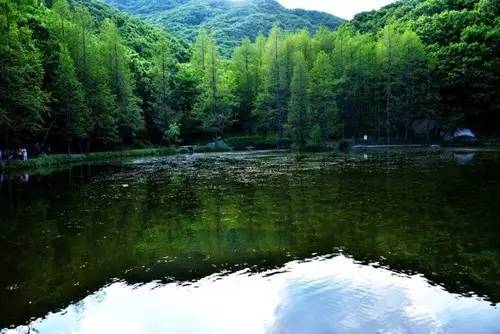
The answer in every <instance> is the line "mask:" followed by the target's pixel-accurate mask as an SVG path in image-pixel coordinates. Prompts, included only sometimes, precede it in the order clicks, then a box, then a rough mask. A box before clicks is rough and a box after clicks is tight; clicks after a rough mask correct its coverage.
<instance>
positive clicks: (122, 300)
mask: <svg viewBox="0 0 500 334" xmlns="http://www.w3.org/2000/svg"><path fill="white" fill-rule="evenodd" d="M30 330H31V331H34V330H36V332H37V333H41V334H43V333H67V332H68V333H69V332H71V333H201V332H203V333H218V334H219V333H252V334H254V333H498V331H499V330H500V310H499V309H498V308H497V307H494V306H492V305H491V304H490V303H488V302H487V301H485V300H483V299H481V298H477V297H475V298H472V297H465V296H459V295H454V294H450V293H449V292H447V291H446V290H445V289H443V288H442V287H440V286H436V285H431V284H429V282H428V281H427V280H426V279H425V278H424V277H423V276H421V275H403V274H395V273H394V272H391V271H390V270H388V269H385V268H376V267H373V266H370V265H363V264H360V263H357V262H356V261H354V260H353V259H351V258H348V257H345V256H343V255H339V256H336V257H331V258H320V257H317V258H314V259H311V260H309V261H294V262H290V263H288V264H287V265H285V266H284V267H283V268H281V269H278V270H274V271H268V272H264V273H258V274H252V273H251V272H250V271H248V270H242V271H240V272H236V273H229V272H221V273H219V274H215V275H212V276H210V277H206V278H203V279H201V280H198V281H196V282H194V283H191V284H181V283H169V284H160V283H158V282H151V283H148V284H142V285H127V284H126V283H124V282H116V283H113V284H111V285H109V286H107V287H105V288H103V289H101V290H99V291H98V292H96V293H94V294H92V295H90V296H88V297H86V298H84V299H83V300H81V301H79V302H77V303H75V304H73V305H71V306H69V307H67V308H66V309H64V310H62V311H60V312H57V313H51V314H49V315H48V316H46V317H45V318H43V319H38V320H35V321H33V322H32V323H31V324H30V325H29V326H23V327H18V328H16V329H12V330H6V331H4V332H3V333H5V334H7V333H9V334H10V333H28V332H29V331H30Z"/></svg>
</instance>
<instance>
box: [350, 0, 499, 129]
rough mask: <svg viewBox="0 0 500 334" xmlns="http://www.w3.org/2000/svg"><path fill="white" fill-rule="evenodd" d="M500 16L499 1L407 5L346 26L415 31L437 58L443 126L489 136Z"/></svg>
mask: <svg viewBox="0 0 500 334" xmlns="http://www.w3.org/2000/svg"><path fill="white" fill-rule="evenodd" d="M499 15H500V5H499V2H498V1H497V0H466V1H465V0H464V1H451V0H450V1H437V0H411V1H399V2H396V3H394V4H391V5H389V6H386V7H384V8H382V9H380V10H378V11H372V12H369V13H362V14H358V15H356V17H355V18H354V20H352V21H351V22H350V23H349V24H350V25H351V26H352V27H354V28H355V29H356V30H357V31H361V32H367V33H372V34H376V33H377V32H378V31H380V30H381V29H382V28H383V27H384V26H385V25H387V24H388V23H390V22H394V23H395V24H396V25H397V26H398V27H401V29H406V28H410V29H411V30H412V31H414V32H415V33H416V34H417V35H418V36H419V37H420V38H421V40H422V41H423V42H424V43H425V45H427V46H428V50H430V52H431V56H432V57H433V58H434V59H435V63H436V64H435V70H434V71H435V78H438V79H439V81H440V86H441V87H440V96H439V97H440V102H441V108H440V109H441V110H442V113H441V115H440V116H441V118H442V119H443V121H444V125H445V126H448V127H449V128H451V129H452V128H455V127H457V126H468V127H471V128H473V129H475V130H479V131H482V132H484V133H488V132H496V131H498V129H499V124H500V117H499V116H498V108H499V106H500V98H499V96H500V94H499V93H498V92H499V91H498V87H500V66H499V61H500V60H499V57H498V55H499V54H500V49H499V45H500V35H499V33H498V32H499V27H500V21H499V20H498V17H499ZM435 78H434V79H435Z"/></svg>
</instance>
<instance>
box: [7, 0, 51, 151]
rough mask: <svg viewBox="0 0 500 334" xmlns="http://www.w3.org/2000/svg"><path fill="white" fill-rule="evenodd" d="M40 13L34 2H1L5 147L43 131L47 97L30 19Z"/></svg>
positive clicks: (24, 0)
mask: <svg viewBox="0 0 500 334" xmlns="http://www.w3.org/2000/svg"><path fill="white" fill-rule="evenodd" d="M39 10H40V9H39V8H38V7H37V4H34V3H33V2H32V1H28V0H20V1H1V2H0V129H1V130H0V131H1V132H2V134H3V139H4V142H5V145H10V144H11V143H10V140H11V137H12V136H14V137H15V138H17V139H19V140H21V139H22V138H23V139H26V138H27V137H28V136H29V135H30V134H33V133H36V132H37V131H39V130H40V128H41V125H42V117H43V114H44V113H45V111H46V109H45V103H46V101H47V94H46V93H45V92H44V91H43V90H42V79H43V75H44V70H43V67H42V59H41V56H42V55H41V53H40V50H39V49H38V48H37V46H36V43H35V41H34V40H33V38H32V31H31V29H30V27H29V22H28V21H29V20H28V19H29V16H30V15H33V16H35V14H36V13H37V11H39Z"/></svg>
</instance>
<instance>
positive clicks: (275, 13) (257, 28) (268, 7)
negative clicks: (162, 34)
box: [107, 0, 343, 56]
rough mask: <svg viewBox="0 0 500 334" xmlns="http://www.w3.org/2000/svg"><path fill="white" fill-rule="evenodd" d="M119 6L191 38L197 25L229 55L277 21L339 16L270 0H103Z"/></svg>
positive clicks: (332, 21) (295, 25)
mask: <svg viewBox="0 0 500 334" xmlns="http://www.w3.org/2000/svg"><path fill="white" fill-rule="evenodd" d="M107 2H108V3H109V4H112V5H114V6H116V7H118V8H120V9H122V10H125V11H127V12H129V13H131V14H134V15H137V16H139V17H141V18H143V19H146V20H147V21H149V22H152V23H155V24H160V25H162V26H163V27H164V28H165V30H167V31H169V32H172V33H174V34H176V35H177V36H180V37H183V38H186V39H188V40H194V39H195V37H196V35H197V33H198V32H199V31H200V29H202V28H204V29H209V30H210V31H212V32H213V35H214V37H215V40H216V41H217V44H218V45H219V46H220V49H221V52H222V54H223V55H225V56H229V55H230V54H231V53H232V50H233V49H234V48H235V47H236V46H238V45H239V44H240V42H241V41H242V40H243V39H244V38H246V37H247V38H250V39H252V40H254V39H255V38H256V37H257V36H258V34H259V33H264V34H267V33H268V32H269V31H270V30H271V28H272V27H273V25H275V24H276V23H278V24H279V25H280V26H281V27H282V28H283V29H284V30H286V31H295V30H298V29H307V30H309V31H310V32H314V31H316V30H318V29H319V28H320V27H327V28H330V29H334V28H336V27H337V26H339V25H340V24H341V23H342V21H343V20H342V19H340V18H338V17H335V16H333V15H330V14H326V13H321V12H315V11H305V10H289V9H286V8H284V7H283V6H282V5H280V4H279V3H278V2H277V1H274V0H252V1H232V0H222V1H221V0H168V1H147V0H132V1H125V0H107Z"/></svg>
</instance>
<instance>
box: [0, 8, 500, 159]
mask: <svg viewBox="0 0 500 334" xmlns="http://www.w3.org/2000/svg"><path fill="white" fill-rule="evenodd" d="M134 3H135V2H134ZM162 3H163V2H162ZM252 3H253V2H252ZM266 3H268V4H272V3H270V2H266ZM157 4H158V3H155V2H153V3H152V4H151V6H156V5H157ZM499 7H500V6H499V3H498V0H468V1H462V2H460V1H451V0H450V1H448V0H422V1H415V0H410V1H403V2H400V3H396V4H393V5H390V6H388V7H386V8H383V9H382V10H380V11H375V12H370V13H364V14H360V15H358V16H357V17H356V18H355V19H354V20H353V21H352V22H350V23H349V24H345V25H343V26H342V27H341V28H339V29H337V30H331V29H327V28H320V29H319V30H318V31H316V32H315V33H310V31H309V29H308V27H307V26H306V27H305V28H304V29H301V30H297V31H294V32H290V31H287V30H285V29H283V28H282V27H280V25H278V24H277V25H275V26H274V27H273V28H272V29H271V30H270V31H269V33H268V35H263V34H260V35H258V36H257V37H256V38H255V39H250V38H248V37H245V38H243V40H242V41H241V43H240V44H239V45H238V46H237V47H236V48H234V50H233V51H232V53H231V54H230V55H229V56H223V52H222V49H223V48H221V46H220V44H221V43H219V41H218V39H217V38H216V34H215V33H214V32H213V31H211V30H208V29H201V30H200V31H199V32H198V34H197V36H196V38H195V40H194V42H193V43H192V44H188V43H186V42H185V41H183V40H181V39H179V38H176V37H173V36H172V35H170V34H169V33H167V32H165V31H164V30H163V29H161V28H160V27H157V28H155V27H153V26H151V25H150V24H149V23H146V22H144V21H141V20H140V19H138V18H131V17H129V16H128V15H127V14H124V13H122V12H119V11H118V10H116V9H113V8H111V7H110V6H108V5H106V4H104V3H102V2H96V1H94V0H73V1H71V2H69V3H68V2H67V0H55V1H53V2H52V1H51V2H50V3H41V2H38V1H33V0H20V1H0V147H9V148H13V147H17V145H32V146H31V147H34V146H35V143H39V144H41V145H42V146H49V145H51V146H52V148H53V151H59V152H61V151H83V150H84V149H85V147H87V149H89V148H90V149H93V150H95V149H114V148H118V147H121V146H124V145H125V146H133V147H137V146H143V145H151V144H154V145H171V144H177V143H179V142H193V141H194V142H196V141H198V140H199V139H210V138H215V137H218V136H224V135H227V134H229V133H232V134H242V133H244V134H250V135H254V136H260V137H263V136H267V137H269V136H273V138H274V139H273V140H275V139H278V142H279V141H282V140H292V141H293V142H294V143H295V144H296V145H297V146H298V147H299V148H300V147H302V146H303V145H305V144H308V145H319V146H322V145H325V143H327V142H328V141H330V140H332V139H339V138H354V137H358V138H359V137H361V136H363V135H369V138H371V139H373V140H374V141H378V142H387V143H390V142H394V141H395V140H399V141H401V140H410V139H413V140H415V139H421V140H424V139H426V140H430V139H432V138H435V139H438V138H439V134H440V132H447V131H454V130H455V129H456V128H457V127H471V128H472V129H473V130H474V131H475V132H477V133H479V134H480V135H493V134H498V133H499V131H500V112H499V111H500V102H499V98H500V92H499V87H500V82H499V80H500V79H499V78H500V73H499V71H500V63H499V62H500V58H499V55H500V49H499V48H500V19H499V17H500V12H499ZM177 8H178V7H177ZM236 26H237V25H236ZM224 45H225V46H226V47H227V46H228V44H224ZM415 124H417V125H418V124H420V126H417V127H415V126H414V125H415ZM416 128H419V129H416Z"/></svg>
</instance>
